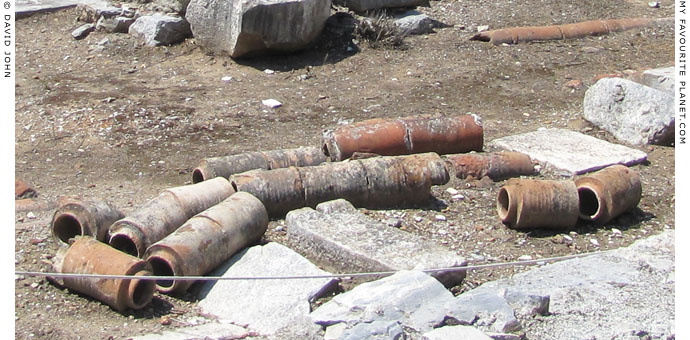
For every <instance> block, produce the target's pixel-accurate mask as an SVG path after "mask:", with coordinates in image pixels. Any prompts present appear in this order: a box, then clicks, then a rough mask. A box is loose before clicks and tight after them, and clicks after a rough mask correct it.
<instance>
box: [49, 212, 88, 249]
mask: <svg viewBox="0 0 690 340" xmlns="http://www.w3.org/2000/svg"><path fill="white" fill-rule="evenodd" d="M53 232H54V233H55V236H57V238H58V239H60V241H62V242H65V243H68V244H69V239H71V238H74V237H75V236H79V235H82V226H81V222H79V219H78V218H77V217H76V216H74V215H72V214H62V215H60V216H58V217H57V218H56V219H55V222H53Z"/></svg>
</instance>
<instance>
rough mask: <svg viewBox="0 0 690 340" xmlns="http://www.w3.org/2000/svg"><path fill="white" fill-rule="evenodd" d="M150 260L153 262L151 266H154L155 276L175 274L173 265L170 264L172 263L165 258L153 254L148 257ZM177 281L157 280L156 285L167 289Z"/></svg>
mask: <svg viewBox="0 0 690 340" xmlns="http://www.w3.org/2000/svg"><path fill="white" fill-rule="evenodd" d="M148 262H149V263H150V264H151V268H153V275H154V276H173V275H175V271H174V270H173V269H172V266H170V263H168V261H166V260H165V259H163V258H160V257H158V256H151V257H150V258H149V259H148ZM174 283H175V280H156V285H157V286H158V287H160V288H162V290H167V289H170V288H172V286H173V284H174Z"/></svg>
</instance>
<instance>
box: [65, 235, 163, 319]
mask: <svg viewBox="0 0 690 340" xmlns="http://www.w3.org/2000/svg"><path fill="white" fill-rule="evenodd" d="M53 269H54V270H55V271H56V272H58V273H73V274H103V275H133V276H150V275H151V273H152V270H151V266H150V265H149V264H148V263H147V262H146V261H143V260H141V259H138V258H136V257H134V256H131V255H128V254H125V253H123V252H121V251H118V250H116V249H114V248H112V247H110V246H109V245H107V244H105V243H101V242H99V241H97V240H95V239H93V238H92V237H90V236H77V237H76V238H75V241H74V242H73V243H72V244H71V245H70V246H69V247H62V248H60V249H59V250H58V253H57V255H56V256H55V257H54V258H53ZM54 280H55V281H56V282H58V283H60V284H62V285H64V286H65V287H68V288H70V289H74V290H76V291H78V292H80V293H84V294H86V295H89V296H91V297H93V298H95V299H97V300H99V301H102V302H104V303H106V304H108V305H109V306H111V307H113V308H114V309H115V310H117V311H119V312H124V311H125V310H127V308H131V309H141V308H144V307H145V306H146V305H148V304H149V302H151V299H152V298H153V293H154V291H155V286H156V283H155V281H153V280H140V279H100V278H86V277H85V278H74V277H66V278H62V279H54Z"/></svg>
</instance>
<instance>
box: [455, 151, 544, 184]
mask: <svg viewBox="0 0 690 340" xmlns="http://www.w3.org/2000/svg"><path fill="white" fill-rule="evenodd" d="M444 159H445V160H446V163H447V164H448V165H449V169H453V170H449V171H451V172H454V173H455V177H457V178H460V179H465V178H468V177H470V176H471V177H474V178H476V179H480V178H482V177H486V176H488V177H489V178H491V179H492V180H494V181H501V180H504V179H507V178H511V177H519V176H523V175H524V176H532V175H536V174H537V170H536V169H535V167H534V166H535V163H534V162H533V161H532V159H531V158H530V157H529V156H528V155H525V154H523V153H520V152H513V151H503V152H489V153H467V154H456V155H445V156H444Z"/></svg>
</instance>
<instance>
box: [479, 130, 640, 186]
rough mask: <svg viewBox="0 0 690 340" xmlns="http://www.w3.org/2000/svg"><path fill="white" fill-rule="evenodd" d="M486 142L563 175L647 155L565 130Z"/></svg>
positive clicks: (631, 162)
mask: <svg viewBox="0 0 690 340" xmlns="http://www.w3.org/2000/svg"><path fill="white" fill-rule="evenodd" d="M489 145H490V146H492V147H497V148H500V149H504V150H509V151H517V152H522V153H524V154H527V155H529V156H530V157H531V158H532V159H533V160H536V161H538V162H539V163H540V164H541V166H542V167H543V168H544V170H547V171H552V172H555V173H557V174H559V175H563V176H574V175H579V174H583V173H587V172H590V171H596V170H599V169H603V168H605V167H607V166H609V165H613V164H624V165H627V166H632V165H635V164H639V163H642V162H644V161H645V160H646V159H647V154H646V153H644V152H642V151H640V150H635V149H632V148H629V147H627V146H623V145H619V144H612V143H609V142H607V141H604V140H601V139H598V138H595V137H591V136H587V135H584V134H582V133H579V132H576V131H572V130H567V129H539V130H537V131H533V132H527V133H523V134H519V135H513V136H507V137H503V138H499V139H495V140H493V141H492V142H491V143H489Z"/></svg>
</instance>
